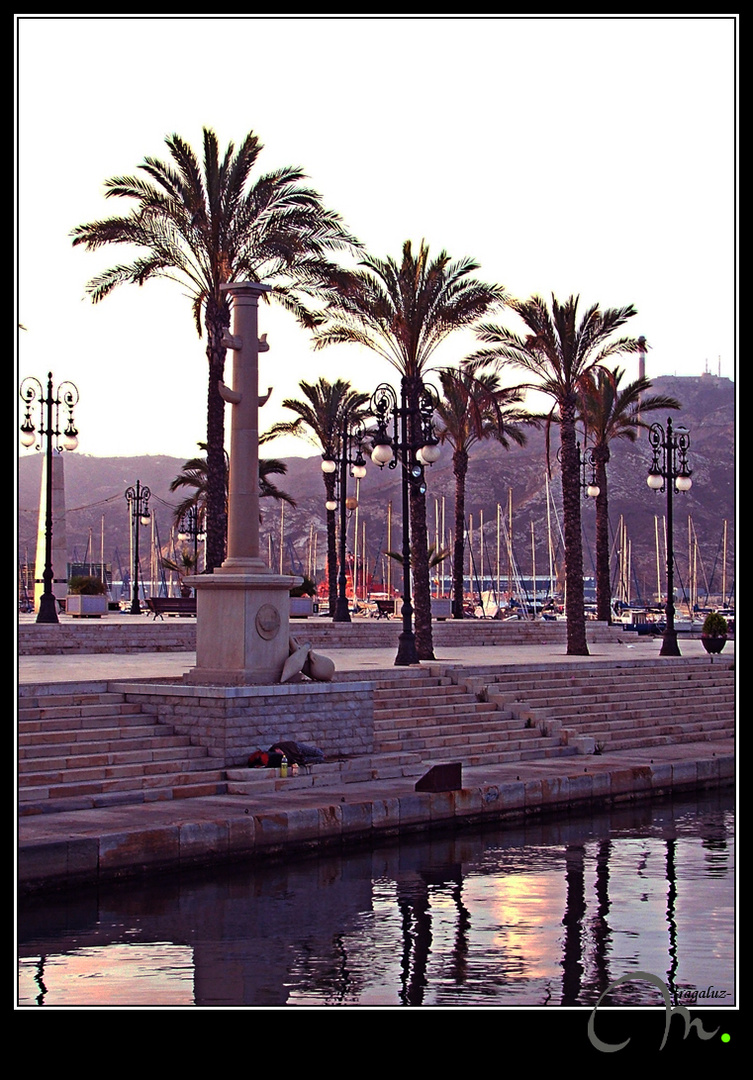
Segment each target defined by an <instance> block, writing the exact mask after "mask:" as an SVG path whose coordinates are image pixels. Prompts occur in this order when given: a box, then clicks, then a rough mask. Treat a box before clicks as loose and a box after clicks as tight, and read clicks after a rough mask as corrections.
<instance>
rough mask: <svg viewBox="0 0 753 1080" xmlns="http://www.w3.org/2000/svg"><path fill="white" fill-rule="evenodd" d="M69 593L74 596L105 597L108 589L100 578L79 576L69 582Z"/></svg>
mask: <svg viewBox="0 0 753 1080" xmlns="http://www.w3.org/2000/svg"><path fill="white" fill-rule="evenodd" d="M68 592H69V593H72V594H73V595H74V596H75V595H78V596H103V595H104V594H105V593H106V592H107V588H106V586H105V583H104V581H100V579H99V578H96V577H89V576H88V575H86V574H78V575H76V576H74V577H72V578H70V580H69V581H68Z"/></svg>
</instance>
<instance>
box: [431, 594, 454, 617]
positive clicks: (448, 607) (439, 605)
mask: <svg viewBox="0 0 753 1080" xmlns="http://www.w3.org/2000/svg"><path fill="white" fill-rule="evenodd" d="M451 615H452V599H451V598H450V597H449V596H447V597H439V598H435V599H433V600H432V602H431V617H432V619H449V618H450V616H451Z"/></svg>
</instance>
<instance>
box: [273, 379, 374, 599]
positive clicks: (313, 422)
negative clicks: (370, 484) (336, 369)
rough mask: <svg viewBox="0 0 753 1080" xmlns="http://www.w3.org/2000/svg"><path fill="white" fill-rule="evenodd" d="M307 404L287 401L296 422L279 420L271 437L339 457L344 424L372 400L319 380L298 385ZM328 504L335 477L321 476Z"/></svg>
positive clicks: (330, 536) (333, 592) (330, 535)
mask: <svg viewBox="0 0 753 1080" xmlns="http://www.w3.org/2000/svg"><path fill="white" fill-rule="evenodd" d="M298 385H299V386H300V388H301V391H302V393H303V395H304V400H300V399H296V398H286V399H285V401H283V403H282V404H283V405H284V407H285V408H286V409H289V410H290V411H291V412H292V413H295V417H296V418H295V420H280V421H278V423H276V424H273V425H272V427H271V428H270V429H269V431H268V432H267V435H268V437H269V438H270V439H271V438H275V437H276V436H278V435H295V436H297V437H299V438H303V439H306V441H307V442H309V443H311V444H312V445H313V446H315V447H316V448H317V450H321V451H324V452H325V453H326V452H329V453H331V454H332V455H333V456H334V457H335V458H337V457H339V455H340V450H341V445H340V444H341V440H342V430H343V424H344V423H347V421H348V419H350V420H358V419H360V418H361V417H362V416H363V415H364V406H365V405H366V404H367V402H368V400H369V396H368V394H361V393H359V392H358V391H357V390H353V389H352V387H351V385H350V383H349V382H347V381H345V380H343V379H337V380H336V381H335V382H334V383H330V382H328V381H327V379H324V378H320V379H319V380H318V381H317V382H316V383H307V382H305V381H303V380H302V381H301V382H300V383H299V384H298ZM322 477H323V479H324V490H325V492H326V498H327V502H328V503H329V504H334V502H335V485H336V483H337V475H336V473H324V472H323V473H322ZM336 520H337V519H336V514H335V511H334V510H330V509H328V510H327V583H328V591H329V610H330V614H333V613H334V611H335V606H336V604H337V529H336Z"/></svg>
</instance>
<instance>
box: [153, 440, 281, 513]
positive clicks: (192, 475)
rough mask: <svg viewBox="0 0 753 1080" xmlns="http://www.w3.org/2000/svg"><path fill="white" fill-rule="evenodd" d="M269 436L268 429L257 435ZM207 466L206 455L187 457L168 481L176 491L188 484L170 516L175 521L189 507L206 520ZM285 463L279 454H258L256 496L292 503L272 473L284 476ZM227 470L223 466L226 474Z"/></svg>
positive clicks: (202, 446)
mask: <svg viewBox="0 0 753 1080" xmlns="http://www.w3.org/2000/svg"><path fill="white" fill-rule="evenodd" d="M270 438H271V436H270V434H269V432H266V433H265V434H263V435H260V436H259V443H260V444H261V443H265V442H268V441H269V439H270ZM206 448H207V447H206V443H199V449H201V450H206ZM208 471H209V470H208V467H207V458H206V457H194V458H190V459H189V460H188V461H187V462H186V463H185V464H184V466H183V468H182V470H181V471H180V472H179V473H178V475H177V476H176V477H175V479H174V480H172V481H171V483H170V491H172V492H175V491H179V490H180V489H181V488H188V489H189V494H188V495H186V497H185V498H184V499H183V500H182V501H181V502H180V503H178V505H177V506H176V508H175V511H174V514H173V517H174V520H175V522H176V524H178V523H180V522H181V521H182V520H183V518H184V517H185V516H186V514H187V513H188V511H189V510H197V511H198V513H199V521H200V522H206V510H207V493H208V490H209V488H208V481H207V476H208ZM287 471H288V467H287V465H286V464H285V462H284V461H280V460H279V459H278V458H259V497H260V498H262V499H266V498H268V499H276V500H277V501H278V502H286V503H287V504H288V505H289V506H295V505H296V502H295V499H294V498H293V497H292V496H291V495H288V493H287V492H286V491H282V489H281V488H278V487H277V485H276V484H275V483H274V481H273V480H272V479H271V477H272V476H284V475H285V474H286V473H287ZM227 475H228V470H227V469H226V470H225V476H226V478H227ZM225 498H226V499H227V484H226V486H225Z"/></svg>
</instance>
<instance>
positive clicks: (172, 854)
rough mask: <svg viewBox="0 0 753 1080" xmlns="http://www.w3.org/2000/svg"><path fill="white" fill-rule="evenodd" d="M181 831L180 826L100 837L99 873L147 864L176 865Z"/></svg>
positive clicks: (115, 872) (108, 872)
mask: <svg viewBox="0 0 753 1080" xmlns="http://www.w3.org/2000/svg"><path fill="white" fill-rule="evenodd" d="M179 858H180V833H179V828H178V826H177V825H172V826H170V825H166V826H164V827H162V828H156V829H149V830H148V831H145V832H138V833H132V832H130V831H126V832H123V833H111V834H109V835H107V836H102V837H100V840H99V870H100V874H105V875H106V874H110V873H113V874H117V872H118V871H122V870H130V869H132V868H139V867H147V866H165V867H168V866H177V865H178V862H179Z"/></svg>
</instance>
